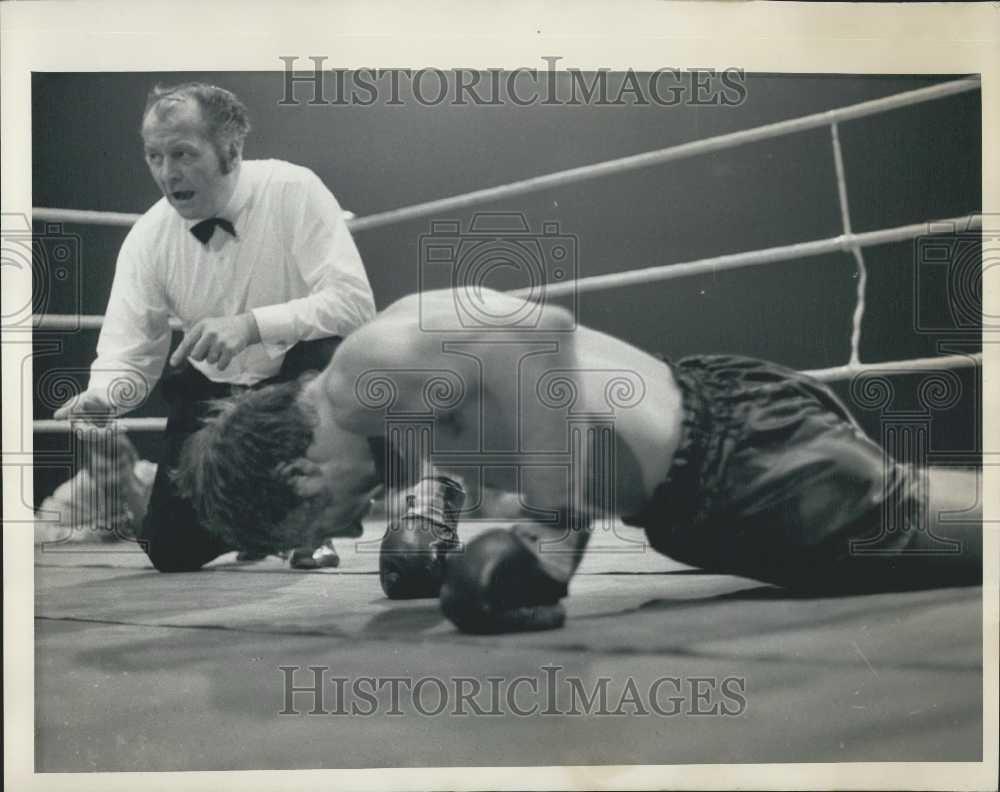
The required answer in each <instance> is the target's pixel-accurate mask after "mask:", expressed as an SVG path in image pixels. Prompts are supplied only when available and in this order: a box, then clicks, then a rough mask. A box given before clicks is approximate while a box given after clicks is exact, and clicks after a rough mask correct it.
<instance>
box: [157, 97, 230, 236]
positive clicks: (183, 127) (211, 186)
mask: <svg viewBox="0 0 1000 792" xmlns="http://www.w3.org/2000/svg"><path fill="white" fill-rule="evenodd" d="M141 131H142V140H143V146H144V149H145V156H146V164H147V165H148V166H149V171H150V174H151V175H152V176H153V181H155V182H156V185H157V187H159V188H160V191H161V192H162V193H163V195H164V196H165V197H166V199H167V200H168V201H169V202H170V205H171V206H173V207H174V209H176V210H177V212H178V214H180V215H181V217H183V218H185V219H187V220H201V219H204V218H208V217H213V216H215V215H217V214H218V213H219V212H221V211H222V210H223V209H225V207H226V204H227V203H228V202H229V199H230V198H231V197H232V194H233V191H234V190H235V189H236V180H237V178H238V176H239V164H240V162H241V160H242V157H243V143H244V141H245V140H246V136H247V133H248V132H249V131H250V122H249V120H248V119H247V111H246V107H244V105H243V103H242V102H241V101H240V100H239V99H238V98H237V97H236V96H235V95H234V94H232V93H230V92H229V91H227V90H225V89H224V88H217V87H215V86H213V85H204V84H202V83H184V84H183V85H178V86H174V87H171V88H162V87H160V86H157V87H155V88H154V89H153V90H152V91H150V93H149V96H148V97H147V99H146V109H145V111H144V112H143V115H142V130H141Z"/></svg>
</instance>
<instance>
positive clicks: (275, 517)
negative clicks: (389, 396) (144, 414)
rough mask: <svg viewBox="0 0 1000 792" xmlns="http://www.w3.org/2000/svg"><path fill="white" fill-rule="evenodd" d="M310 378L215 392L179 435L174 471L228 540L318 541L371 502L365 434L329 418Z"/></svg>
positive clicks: (288, 544)
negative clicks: (223, 395) (190, 430)
mask: <svg viewBox="0 0 1000 792" xmlns="http://www.w3.org/2000/svg"><path fill="white" fill-rule="evenodd" d="M309 381H310V378H309V377H308V376H306V377H303V378H300V379H299V380H298V381H296V382H290V383H286V384H282V385H272V386H268V387H265V388H261V389H260V390H256V391H249V392H248V393H245V394H242V395H240V396H237V397H235V398H232V399H224V400H219V401H217V402H215V404H214V405H213V409H212V413H211V414H210V416H209V418H208V419H207V420H206V422H205V426H204V427H203V428H202V429H200V430H199V431H198V432H196V433H195V434H194V435H192V436H191V437H190V438H189V439H188V441H187V443H186V444H185V447H184V450H183V453H182V455H181V461H180V465H179V467H178V469H177V471H175V473H174V476H175V480H176V481H177V483H178V486H179V488H180V490H181V492H182V493H183V494H184V495H185V496H186V497H189V498H190V499H191V500H192V502H193V504H194V507H195V510H196V511H197V513H198V516H199V519H201V521H202V522H203V523H204V524H205V525H206V526H207V527H208V528H209V529H210V530H212V531H213V532H215V533H217V534H219V535H220V536H221V537H222V538H223V539H225V540H226V541H227V542H228V543H229V544H230V545H233V546H235V547H238V548H240V549H242V550H248V551H256V552H264V553H273V552H276V551H279V550H288V549H291V548H294V547H301V546H316V545H318V544H319V542H320V541H322V540H323V539H324V538H327V537H330V536H336V535H337V534H338V532H349V531H350V530H351V529H352V526H353V525H354V524H355V522H356V521H357V520H358V519H360V518H361V517H362V516H363V513H364V511H365V510H366V508H367V506H368V504H369V502H370V498H371V492H372V489H373V488H374V486H375V485H376V481H375V479H374V463H373V462H372V458H371V453H370V450H369V446H368V441H367V440H366V439H365V438H363V437H358V436H357V435H353V434H351V433H349V432H344V431H343V430H340V429H338V428H337V427H336V425H335V424H333V425H331V424H332V421H331V419H329V417H328V416H324V415H322V413H321V411H320V410H317V408H316V406H315V404H314V402H313V400H312V399H310V398H309V393H310V391H309V390H308V389H307V388H308V383H309ZM321 436H322V438H323V442H322V448H318V443H317V438H319V437H321Z"/></svg>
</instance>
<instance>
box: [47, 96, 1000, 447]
mask: <svg viewBox="0 0 1000 792" xmlns="http://www.w3.org/2000/svg"><path fill="white" fill-rule="evenodd" d="M979 84H980V82H979V79H978V78H966V79H962V80H955V81H952V82H948V83H942V84H940V85H935V86H931V87H929V88H921V89H918V90H915V91H906V92H903V93H899V94H894V95H892V96H887V97H883V98H881V99H874V100H871V101H868V102H861V103H859V104H855V105H849V106H846V107H842V108H838V109H835V110H829V111H824V112H821V113H815V114H812V115H807V116H801V117H799V118H795V119H789V120H786V121H779V122H777V123H773V124H766V125H763V126H759V127H754V128H752V129H748V130H742V131H740V132H734V133H730V134H726V135H718V136H716V137H712V138H706V139H703V140H699V141H692V142H690V143H683V144H680V145H677V146H671V147H668V148H664V149H658V150H654V151H650V152H645V153H642V154H636V155H632V156H627V157H621V158H617V159H613V160H606V161H604V162H599V163H594V164H591V165H585V166H581V167H578V168H570V169H567V170H563V171H557V172H555V173H550V174H546V175H543V176H538V177H534V178H531V179H524V180H521V181H517V182H512V183H509V184H506V185H499V186H496V187H489V188H485V189H483V190H476V191H473V192H470V193H465V194H463V195H458V196H452V197H450V198H443V199H438V200H434V201H427V202H424V203H420V204H415V205H413V206H409V207H402V208H400V209H393V210H389V211H386V212H381V213H378V214H374V215H369V216H367V217H361V218H357V217H349V218H348V219H347V224H348V227H349V228H350V230H352V231H360V230H366V229H368V228H375V227H379V226H383V225H388V224H391V223H397V222H403V221H406V220H410V219H414V218H418V217H423V216H426V215H429V214H433V213H435V212H439V211H444V210H450V209H459V208H465V207H468V206H472V205H475V204H480V203H483V202H485V201H490V200H496V199H499V198H506V197H510V196H513V195H523V194H526V193H530V192H535V191H538V190H543V189H549V188H552V187H556V186H560V185H563V184H569V183H572V182H577V181H583V180H586V179H592V178H598V177H601V176H606V175H611V174H615V173H621V172H625V171H629V170H634V169H637V168H645V167H650V166H652V165H658V164H662V163H666V162H670V161H674V160H678V159H682V158H685V157H691V156H697V155H701V154H705V153H709V152H712V151H717V150H721V149H724V148H732V147H735V146H739V145H743V144H746V143H751V142H755V141H759V140H764V139H767V138H772V137H777V136H780V135H785V134H791V133H794V132H801V131H805V130H809V129H813V128H816V127H820V126H824V125H829V126H830V129H831V134H832V142H833V152H834V163H835V167H836V173H837V188H838V197H839V201H840V208H841V219H842V224H843V231H844V233H843V234H841V235H840V236H838V237H834V238H831V239H825V240H815V241H812V242H805V243H796V244H793V245H784V246H777V247H772V248H765V249H763V250H757V251H750V252H743V253H737V254H730V255H723V256H716V257H713V258H707V259H700V260H697V261H691V262H684V263H679V264H668V265H660V266H653V267H646V268H643V269H640V270H632V271H629V272H627V273H612V274H609V275H597V276H591V277H588V278H582V279H579V280H576V281H572V282H567V283H563V284H548V285H547V286H546V288H545V296H546V297H549V296H559V295H561V294H566V293H580V292H583V291H593V290H596V289H602V288H615V287H620V286H624V285H630V284H634V283H650V282H654V281H664V280H672V279H674V278H677V277H685V276H689V275H697V274H702V273H706V272H713V273H714V272H718V271H719V270H726V269H735V268H738V267H745V266H757V265H762V264H768V263H773V262H779V261H785V260H788V259H792V258H797V257H802V256H814V255H822V254H824V253H828V252H833V251H835V250H837V249H840V250H844V251H846V250H850V251H851V252H852V254H853V255H854V258H855V261H856V263H857V265H858V290H857V295H858V296H857V304H856V306H855V311H854V315H853V320H852V333H851V355H850V361H849V363H848V364H846V365H844V366H836V367H833V368H828V369H815V370H811V371H807V372H805V373H807V374H810V375H812V376H814V377H816V378H817V379H821V380H824V381H833V380H837V379H843V378H845V377H849V376H855V375H859V374H865V373H866V372H869V371H880V372H905V371H910V370H923V369H935V368H942V367H949V368H951V367H964V366H969V365H978V364H979V363H981V360H982V355H981V354H977V355H952V356H940V357H933V358H918V359H915V360H909V361H889V362H886V363H875V364H862V363H860V360H859V355H858V348H859V346H860V338H861V323H862V318H863V316H864V308H865V300H864V298H865V285H866V282H867V270H866V268H865V264H864V258H863V256H862V253H861V249H862V248H863V247H865V246H870V245H878V244H886V243H889V242H895V241H903V240H906V239H913V238H915V237H917V236H920V235H921V234H924V233H926V230H927V228H928V225H929V224H927V223H922V224H913V225H908V226H900V227H897V228H893V229H882V230H880V231H871V232H866V233H862V234H854V233H853V232H852V230H851V223H850V213H849V209H848V203H847V186H846V177H845V172H844V164H843V154H842V151H841V147H840V140H839V135H838V128H837V125H838V122H840V121H845V120H851V119H855V118H862V117H864V116H868V115H873V114H875V113H881V112H886V111H889V110H893V109H897V108H899V107H906V106H909V105H913V104H918V103H920V102H925V101H930V100H932V99H939V98H942V97H945V96H952V95H954V94H958V93H963V92H965V91H970V90H975V89H977V88H978V87H979ZM32 215H33V218H34V219H35V220H41V221H48V222H59V221H62V222H78V223H93V224H98V225H115V226H129V225H132V224H133V223H135V222H136V220H138V218H139V217H140V216H141V215H137V214H129V213H122V212H94V211H85V210H71V209H51V208H44V207H36V208H35V209H33V211H32ZM938 222H939V223H941V224H950V225H952V227H955V226H957V225H959V224H965V225H966V226H967V227H968V229H969V230H972V229H973V228H974V227H976V226H977V225H979V224H981V218H980V217H978V216H974V215H970V216H966V217H962V218H953V219H951V220H944V221H938ZM512 293H514V294H518V295H520V296H532V295H533V293H534V290H533V289H531V288H529V289H521V290H516V291H514V292H512ZM34 319H35V320H36V327H37V328H39V329H49V330H60V329H61V330H76V329H81V328H100V327H101V325H102V324H103V321H104V317H103V316H99V315H89V316H81V315H72V314H52V315H48V316H46V315H42V316H36V317H34ZM170 326H171V328H172V329H175V330H177V329H180V327H181V326H180V323H179V322H178V321H177V320H175V319H171V322H170ZM116 423H117V424H118V425H119V426H121V427H123V428H125V429H131V430H134V431H159V430H162V429H163V427H164V426H165V424H166V419H165V418H123V419H118V420H117V421H116ZM72 425H73V422H72V421H56V420H54V419H42V420H36V421H35V422H34V429H35V431H38V432H62V431H66V430H67V429H68V428H69V427H71V426H72Z"/></svg>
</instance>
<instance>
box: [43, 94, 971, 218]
mask: <svg viewBox="0 0 1000 792" xmlns="http://www.w3.org/2000/svg"><path fill="white" fill-rule="evenodd" d="M978 88H979V78H978V77H967V78H964V79H961V80H952V81H951V82H946V83H940V84H939V85H932V86H930V87H928V88H918V89H917V90H915V91H904V92H902V93H898V94H893V95H892V96H884V97H882V98H881V99H872V100H869V101H867V102H860V103H858V104H853V105H846V106H845V107H839V108H836V109H834V110H825V111H823V112H820V113H813V114H811V115H805V116H800V117H798V118H790V119H787V120H785V121H778V122H776V123H773V124H764V125H762V126H758V127H753V128H751V129H744V130H741V131H739V132H730V133H728V134H725V135H717V136H715V137H710V138H704V139H702V140H695V141H691V142H689V143H681V144H680V145H677V146H670V147H668V148H662V149H655V150H653V151H647V152H643V153H641V154H632V155H630V156H627V157H619V158H617V159H610V160H605V161H603V162H596V163H592V164H590V165H581V166H580V167H577V168H569V169H567V170H562V171H555V172H554V173H547V174H544V175H542V176H535V177H533V178H530V179H522V180H520V181H515V182H510V183H509V184H501V185H497V186H495V187H487V188H485V189H482V190H474V191H473V192H469V193H463V194H462V195H455V196H451V197H449V198H440V199H438V200H434V201H425V202H423V203H418V204H414V205H413V206H404V207H401V208H399V209H390V210H388V211H385V212H378V213H376V214H372V215H368V216H366V217H355V218H351V219H349V220H348V221H347V225H348V228H350V229H351V231H365V230H368V229H369V228H378V227H380V226H385V225H391V224H393V223H400V222H403V221H406V220H413V219H415V218H418V217H425V216H427V215H430V214H434V213H435V212H441V211H446V210H448V211H450V210H453V209H464V208H467V207H469V206H473V205H475V204H481V203H485V202H486V201H493V200H498V199H500V198H510V197H512V196H514V195H524V194H526V193H531V192H537V191H539V190H547V189H550V188H552V187H559V186H562V185H564V184H570V183H573V182H579V181H584V180H587V179H596V178H600V177H602V176H609V175H612V174H617V173H624V172H626V171H630V170H635V169H637V168H648V167H650V166H652V165H661V164H663V163H665V162H673V161H675V160H679V159H684V158H686V157H694V156H698V155H700V154H707V153H709V152H712V151H719V150H720V149H727V148H733V147H735V146H741V145H744V144H747V143H754V142H757V141H760V140H765V139H768V138H773V137H778V136H781V135H788V134H792V133H793V132H804V131H806V130H809V129H815V128H817V127H822V126H828V125H830V124H833V123H836V122H838V121H848V120H853V119H856V118H864V117H865V116H870V115H875V114H877V113H883V112H886V111H889V110H896V109H898V108H900V107H908V106H910V105H915V104H920V103H922V102H928V101H931V100H933V99H941V98H944V97H946V96H953V95H955V94H960V93H964V92H966V91H974V90H976V89H978ZM32 215H33V217H34V218H35V219H37V220H49V221H59V220H63V221H66V222H87V223H99V224H104V225H130V224H131V223H132V222H135V220H136V219H138V217H139V215H129V214H123V213H118V212H81V211H78V210H72V209H48V208H36V209H34V210H33V211H32ZM75 218H78V220H77V219H75ZM130 218H131V219H130Z"/></svg>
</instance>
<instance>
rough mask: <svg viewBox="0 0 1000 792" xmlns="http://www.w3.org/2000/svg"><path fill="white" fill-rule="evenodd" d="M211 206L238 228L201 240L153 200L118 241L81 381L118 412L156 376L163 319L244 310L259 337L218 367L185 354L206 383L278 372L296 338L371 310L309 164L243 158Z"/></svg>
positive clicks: (343, 324)
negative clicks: (226, 194) (221, 204)
mask: <svg viewBox="0 0 1000 792" xmlns="http://www.w3.org/2000/svg"><path fill="white" fill-rule="evenodd" d="M218 216H219V217H220V218H224V219H226V220H229V221H230V222H232V223H233V225H234V227H235V228H236V236H235V237H233V236H231V235H230V234H229V233H228V232H227V231H225V230H223V229H221V228H218V227H217V228H216V229H215V233H214V234H213V236H212V237H211V238H210V239H209V241H208V243H207V244H205V245H203V244H201V243H200V242H199V241H198V240H197V239H196V238H195V237H194V235H193V234H192V233H191V230H190V229H191V227H192V226H194V225H195V222H194V221H190V220H185V219H184V218H182V217H181V216H180V215H179V214H177V212H176V211H175V210H174V209H173V207H171V206H170V204H169V203H167V200H166V198H161V199H160V200H159V201H158V202H157V203H156V204H154V205H153V207H152V208H151V209H150V210H149V211H148V212H146V213H145V214H144V215H143V216H142V217H141V218H140V219H139V220H138V222H137V223H136V224H135V225H134V226H133V227H132V229H131V230H130V231H129V233H128V236H126V238H125V241H124V242H123V243H122V247H121V251H120V252H119V254H118V262H117V265H116V268H115V277H114V284H113V285H112V287H111V297H110V299H109V301H108V309H107V313H106V316H105V320H104V325H103V327H102V329H101V335H100V338H99V340H98V342H97V359H96V360H95V361H94V363H93V365H92V366H91V373H90V384H89V387H88V390H91V391H96V392H97V393H99V394H102V395H106V396H107V397H108V398H109V401H110V403H111V404H113V405H115V406H117V407H118V411H119V412H126V411H127V410H129V409H131V408H133V407H135V406H138V403H139V402H141V401H142V399H143V398H145V396H146V395H148V394H149V392H150V391H151V390H152V388H153V385H155V383H156V381H157V380H158V379H159V377H160V375H161V373H162V371H163V367H164V364H165V363H166V359H167V354H168V352H169V349H170V328H169V324H168V322H169V318H170V317H176V318H177V319H179V320H180V322H181V324H182V326H183V328H184V331H185V332H186V331H187V330H188V329H189V328H191V327H192V326H193V325H194V324H195V323H196V322H198V321H199V320H201V319H207V318H212V317H220V316H236V315H238V314H242V313H245V312H247V311H252V312H253V316H254V319H256V321H257V326H258V328H259V329H260V337H261V343H260V344H254V345H252V346H250V347H248V348H247V349H245V350H243V352H241V353H240V354H239V355H237V356H236V357H235V358H233V360H232V362H231V363H230V364H229V366H228V367H226V369H225V370H224V371H220V370H219V369H218V368H216V367H215V366H213V365H211V364H209V363H205V362H195V361H189V362H190V363H191V365H194V366H196V367H197V368H198V369H199V370H200V371H201V372H202V373H203V374H204V375H205V376H206V377H208V378H209V379H211V380H213V381H215V382H225V383H233V384H242V385H252V384H253V383H255V382H259V381H260V380H262V379H266V378H268V377H271V376H274V375H275V374H277V373H278V370H279V369H280V368H281V362H282V360H283V359H284V353H285V352H286V351H287V350H288V349H289V348H290V347H291V346H292V345H293V344H295V343H297V342H298V341H302V340H310V339H314V338H323V337H325V336H330V335H341V336H346V335H347V334H348V333H350V331H351V330H353V329H355V328H356V327H358V326H359V325H361V324H364V323H365V322H367V321H369V320H371V319H372V318H373V317H374V315H375V304H374V300H373V298H372V291H371V286H370V285H369V283H368V276H367V275H366V274H365V269H364V265H363V264H362V262H361V256H360V255H359V254H358V249H357V247H355V245H354V240H353V239H352V238H351V235H350V232H349V231H348V229H347V226H346V225H345V223H344V212H343V210H342V209H341V208H340V205H339V204H338V203H337V200H336V199H335V198H334V197H333V195H331V194H330V191H329V190H328V189H327V188H326V187H325V186H324V185H323V183H322V182H321V181H320V179H319V177H318V176H316V174H314V173H313V172H312V171H310V170H309V169H308V168H303V167H300V166H298V165H293V164H291V163H288V162H282V161H280V160H257V161H253V160H251V161H247V162H243V163H242V165H241V166H240V174H239V179H238V181H237V184H236V189H235V191H234V192H233V196H232V198H231V199H230V201H229V204H228V206H227V207H226V208H225V210H223V211H222V212H220V213H219V215H218ZM137 378H138V381H136V379H137ZM132 388H135V389H136V390H131V389H132Z"/></svg>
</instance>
